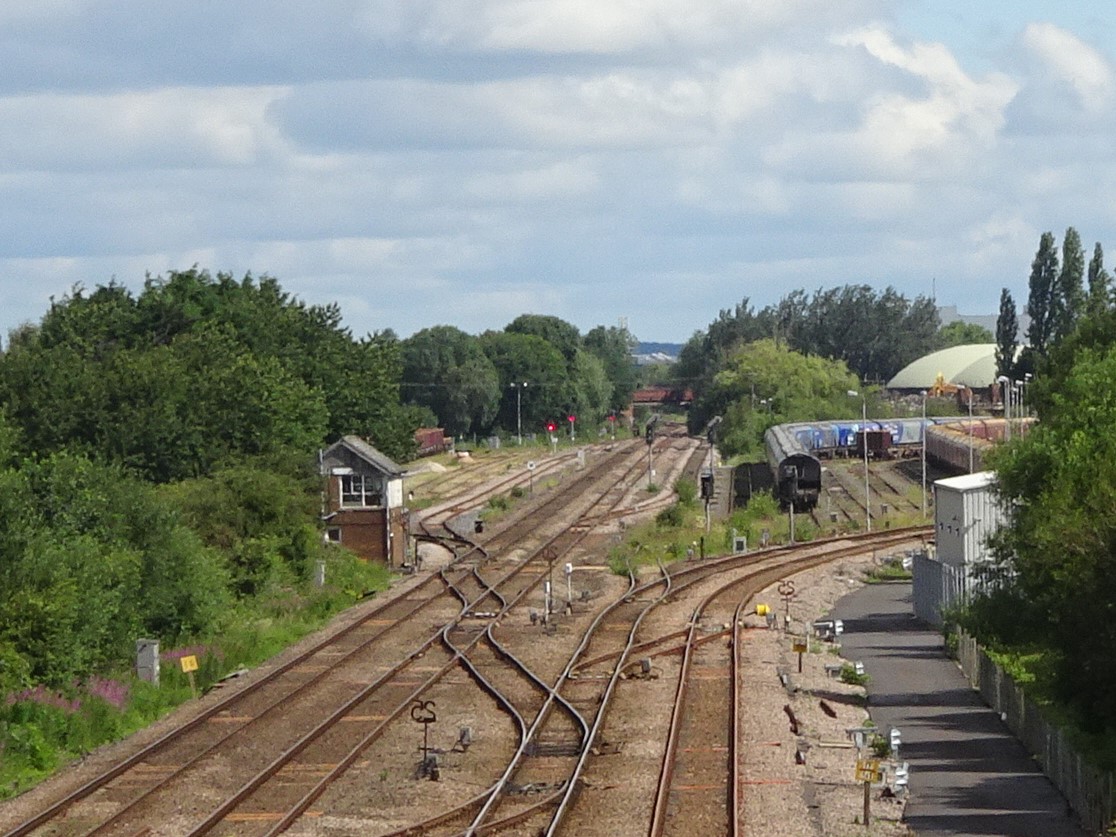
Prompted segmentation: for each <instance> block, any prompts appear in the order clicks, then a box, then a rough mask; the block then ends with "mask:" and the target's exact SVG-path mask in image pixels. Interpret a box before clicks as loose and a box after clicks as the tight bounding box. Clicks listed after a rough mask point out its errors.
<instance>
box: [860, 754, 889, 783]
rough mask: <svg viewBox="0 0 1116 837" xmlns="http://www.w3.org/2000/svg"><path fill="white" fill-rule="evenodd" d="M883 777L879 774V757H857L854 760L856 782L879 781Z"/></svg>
mask: <svg viewBox="0 0 1116 837" xmlns="http://www.w3.org/2000/svg"><path fill="white" fill-rule="evenodd" d="M882 779H883V776H882V775H881V774H880V761H879V759H857V760H856V781H858V782H879V781H881V780H882Z"/></svg>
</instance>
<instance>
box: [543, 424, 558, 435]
mask: <svg viewBox="0 0 1116 837" xmlns="http://www.w3.org/2000/svg"><path fill="white" fill-rule="evenodd" d="M557 428H558V425H556V424H555V423H554V422H552V421H548V422H547V423H546V429H547V430H549V431H550V432H551V433H553V432H554V431H555V430H556V429H557Z"/></svg>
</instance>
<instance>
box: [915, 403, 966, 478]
mask: <svg viewBox="0 0 1116 837" xmlns="http://www.w3.org/2000/svg"><path fill="white" fill-rule="evenodd" d="M968 391H969V473H970V474H971V473H972V472H973V389H972V387H969V388H968ZM923 432H925V431H923ZM924 444H925V442H924Z"/></svg>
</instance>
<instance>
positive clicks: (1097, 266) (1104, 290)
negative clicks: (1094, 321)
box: [1085, 241, 1112, 317]
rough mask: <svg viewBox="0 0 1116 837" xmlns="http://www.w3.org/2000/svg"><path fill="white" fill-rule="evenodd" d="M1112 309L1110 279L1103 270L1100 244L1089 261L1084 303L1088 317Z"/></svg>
mask: <svg viewBox="0 0 1116 837" xmlns="http://www.w3.org/2000/svg"><path fill="white" fill-rule="evenodd" d="M1111 307H1112V279H1111V277H1110V276H1109V275H1108V271H1107V270H1105V269H1104V250H1103V249H1101V245H1100V242H1099V241H1098V242H1097V243H1096V246H1095V247H1094V248H1093V258H1092V259H1090V260H1089V295H1088V298H1087V300H1086V303H1085V310H1086V313H1087V314H1088V315H1089V316H1090V317H1096V316H1099V315H1101V314H1103V313H1105V312H1106V311H1108V310H1109V309H1110V308H1111Z"/></svg>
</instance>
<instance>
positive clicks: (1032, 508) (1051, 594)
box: [975, 313, 1116, 731]
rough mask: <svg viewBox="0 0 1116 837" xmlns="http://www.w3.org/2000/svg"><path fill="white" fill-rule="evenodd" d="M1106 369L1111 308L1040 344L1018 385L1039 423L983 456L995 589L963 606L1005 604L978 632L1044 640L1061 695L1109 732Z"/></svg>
mask: <svg viewBox="0 0 1116 837" xmlns="http://www.w3.org/2000/svg"><path fill="white" fill-rule="evenodd" d="M1114 376H1116V317H1114V316H1113V314H1112V313H1106V314H1104V315H1102V316H1101V317H1100V318H1098V319H1096V320H1092V319H1090V320H1086V321H1084V323H1083V324H1082V327H1081V329H1079V330H1078V332H1076V333H1075V334H1074V335H1073V336H1071V337H1070V338H1068V339H1067V340H1066V341H1064V342H1063V343H1061V344H1059V345H1058V346H1056V347H1054V348H1053V349H1052V350H1051V354H1050V356H1049V359H1048V365H1047V368H1046V369H1045V372H1044V374H1043V375H1042V376H1041V378H1036V379H1035V381H1034V382H1033V383H1032V385H1031V392H1030V393H1029V396H1030V398H1029V400H1030V401H1031V403H1032V405H1033V406H1034V407H1035V409H1036V410H1037V411H1038V415H1039V423H1038V424H1037V425H1036V426H1035V427H1034V428H1033V429H1032V430H1031V431H1030V432H1028V433H1027V435H1026V437H1025V438H1024V439H1022V440H1019V439H1017V440H1015V441H1014V442H1013V443H1012V444H1011V445H1010V446H1007V447H1006V449H1004V450H1002V451H1001V453H1000V455H999V456H997V457H996V459H995V460H994V464H995V467H996V470H997V478H998V486H999V491H1000V494H1001V495H1002V497H1003V499H1004V501H1005V508H1006V509H1007V513H1008V516H1009V524H1010V525H1009V526H1007V527H1005V528H1004V529H1001V533H1000V537H999V539H998V541H997V544H996V547H997V549H996V554H997V558H998V561H999V567H1000V568H1001V569H1002V570H1004V571H1005V572H1003V573H1002V583H1001V586H1000V588H999V592H996V593H993V594H991V595H990V596H989V598H988V599H986V600H983V601H980V602H978V603H977V606H976V607H975V613H976V614H977V615H978V616H980V615H982V614H983V615H985V616H987V614H989V613H995V612H996V610H997V609H996V608H995V605H996V603H997V602H1000V603H1006V605H1005V606H1002V607H1000V608H999V612H1000V613H1006V614H1007V616H1006V618H1002V619H1000V620H999V621H998V622H994V623H991V626H990V628H989V629H994V630H995V631H996V634H997V635H996V636H993V637H989V639H1000V640H1004V641H1009V642H1010V641H1015V642H1026V643H1027V644H1028V645H1034V644H1039V645H1041V646H1043V647H1045V648H1047V649H1048V650H1049V652H1051V659H1052V661H1053V664H1054V669H1055V673H1056V679H1055V681H1054V682H1055V684H1056V687H1057V689H1058V690H1059V691H1060V692H1061V696H1062V698H1063V700H1065V701H1066V702H1067V703H1068V704H1069V705H1070V706H1073V707H1075V708H1077V709H1079V710H1080V718H1081V719H1082V721H1083V722H1084V723H1085V725H1086V727H1087V728H1088V729H1090V730H1095V731H1099V730H1104V729H1107V730H1109V731H1116V719H1114V718H1113V716H1112V713H1111V712H1110V711H1109V708H1110V705H1111V696H1112V693H1113V690H1114V689H1116V668H1114V667H1113V666H1112V660H1113V658H1114V655H1116V628H1114V627H1113V620H1112V606H1113V604H1112V603H1113V602H1116V573H1114V572H1113V571H1112V570H1113V565H1112V555H1113V553H1114V547H1116V502H1114V498H1116V469H1114V468H1113V467H1111V464H1110V463H1112V462H1114V461H1116V433H1114V432H1113V429H1112V428H1113V427H1116V402H1114V401H1113V399H1112V398H1111V381H1112V380H1113V379H1114ZM985 624H986V625H989V623H988V622H987V621H986V622H985Z"/></svg>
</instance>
